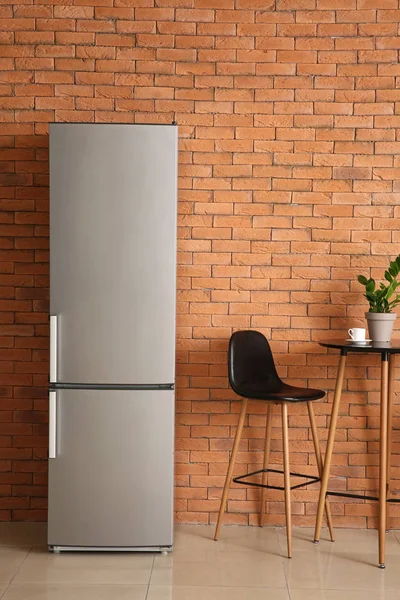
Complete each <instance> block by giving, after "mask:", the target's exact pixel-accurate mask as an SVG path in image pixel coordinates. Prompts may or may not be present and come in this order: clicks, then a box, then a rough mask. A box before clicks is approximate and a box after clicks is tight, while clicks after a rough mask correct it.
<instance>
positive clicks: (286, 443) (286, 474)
mask: <svg viewBox="0 0 400 600" xmlns="http://www.w3.org/2000/svg"><path fill="white" fill-rule="evenodd" d="M282 438H283V475H284V481H285V512H286V537H287V550H288V558H292V507H291V503H290V464H289V430H288V411H287V402H282Z"/></svg>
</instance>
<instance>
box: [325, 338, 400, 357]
mask: <svg viewBox="0 0 400 600" xmlns="http://www.w3.org/2000/svg"><path fill="white" fill-rule="evenodd" d="M318 343H319V345H320V346H324V347H325V348H336V349H337V350H347V352H375V353H378V354H383V353H388V354H400V340H392V341H391V342H365V343H360V342H358V343H356V342H353V341H350V342H349V341H347V340H343V339H339V340H327V341H326V342H323V341H321V342H318Z"/></svg>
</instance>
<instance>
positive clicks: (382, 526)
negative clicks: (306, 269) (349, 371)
mask: <svg viewBox="0 0 400 600" xmlns="http://www.w3.org/2000/svg"><path fill="white" fill-rule="evenodd" d="M388 358H389V357H388V354H387V352H385V353H383V354H382V362H381V415H380V416H381V423H380V460H379V566H380V568H381V569H384V568H385V532H386V497H387V486H386V481H387V479H386V478H387V425H388V422H387V419H388V387H389V361H388Z"/></svg>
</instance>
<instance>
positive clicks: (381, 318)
mask: <svg viewBox="0 0 400 600" xmlns="http://www.w3.org/2000/svg"><path fill="white" fill-rule="evenodd" d="M396 316H397V315H396V313H394V312H390V313H372V312H366V313H365V318H366V319H367V323H368V332H369V337H370V338H371V340H372V341H373V342H390V338H391V337H392V331H393V325H394V322H395V320H396Z"/></svg>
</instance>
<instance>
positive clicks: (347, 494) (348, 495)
mask: <svg viewBox="0 0 400 600" xmlns="http://www.w3.org/2000/svg"><path fill="white" fill-rule="evenodd" d="M326 495H327V496H338V497H339V498H357V499H358V500H373V501H376V502H378V500H379V498H378V496H363V495H361V494H352V493H350V492H330V491H329V490H328V491H327V492H326ZM386 502H393V503H396V502H400V498H387V500H386Z"/></svg>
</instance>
